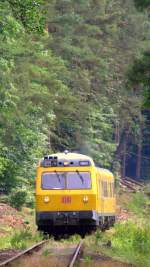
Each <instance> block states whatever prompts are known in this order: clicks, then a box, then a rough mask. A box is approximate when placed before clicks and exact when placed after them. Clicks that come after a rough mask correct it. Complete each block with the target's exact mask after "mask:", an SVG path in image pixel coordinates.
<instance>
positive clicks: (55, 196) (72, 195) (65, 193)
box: [36, 153, 98, 233]
mask: <svg viewBox="0 0 150 267" xmlns="http://www.w3.org/2000/svg"><path fill="white" fill-rule="evenodd" d="M94 168H95V167H94V163H93V161H92V159H91V158H89V157H87V156H84V155H80V154H74V153H67V154H65V153H61V154H56V155H51V156H47V157H45V158H44V159H43V160H42V161H41V162H40V164H39V167H38V171H37V178H36V223H37V226H38V229H39V230H41V231H44V232H48V233H53V232H54V230H56V229H58V228H59V229H70V228H72V229H75V228H79V229H86V228H87V229H88V228H92V227H94V226H96V225H97V223H98V218H97V212H96V184H95V183H94V180H95V172H94Z"/></svg>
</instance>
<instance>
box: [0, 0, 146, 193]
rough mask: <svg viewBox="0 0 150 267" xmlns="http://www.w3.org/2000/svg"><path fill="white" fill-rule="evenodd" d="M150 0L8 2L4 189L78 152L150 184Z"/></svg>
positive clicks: (3, 60) (3, 43)
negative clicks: (50, 158)
mask: <svg viewBox="0 0 150 267" xmlns="http://www.w3.org/2000/svg"><path fill="white" fill-rule="evenodd" d="M149 17H150V14H149V0H145V1H144V0H135V1H133V0H126V1H124V0H61V1H60V0H51V1H48V0H47V1H44V0H36V1H33V0H24V1H21V0H2V1H0V54H1V57H0V193H6V194H8V193H10V192H11V191H12V190H16V189H19V190H20V188H30V186H32V185H33V184H34V177H35V175H36V174H35V170H36V165H37V162H38V160H39V159H40V158H41V157H43V155H44V154H47V153H48V154H51V153H52V152H58V151H64V150H65V149H68V150H69V151H78V152H80V153H83V154H84V153H85V154H87V155H90V156H92V157H93V158H94V160H95V162H96V164H97V165H98V166H102V167H104V168H108V169H110V170H113V172H114V173H115V175H116V176H118V177H120V178H124V177H126V176H128V177H131V178H134V179H136V180H141V179H143V180H148V179H149V178H150V176H149V173H150V164H149V163H150V109H149V107H150V41H149V40H150V20H149Z"/></svg>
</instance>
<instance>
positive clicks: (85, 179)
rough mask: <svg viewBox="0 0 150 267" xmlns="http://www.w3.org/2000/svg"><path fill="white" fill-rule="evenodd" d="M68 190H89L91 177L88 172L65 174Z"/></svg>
mask: <svg viewBox="0 0 150 267" xmlns="http://www.w3.org/2000/svg"><path fill="white" fill-rule="evenodd" d="M67 188H68V189H90V188H91V177H90V173H89V172H68V174H67Z"/></svg>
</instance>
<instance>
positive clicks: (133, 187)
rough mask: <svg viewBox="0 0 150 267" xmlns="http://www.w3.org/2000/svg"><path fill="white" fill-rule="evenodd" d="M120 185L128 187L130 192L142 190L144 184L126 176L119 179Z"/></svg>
mask: <svg viewBox="0 0 150 267" xmlns="http://www.w3.org/2000/svg"><path fill="white" fill-rule="evenodd" d="M120 185H121V186H122V187H125V188H127V189H129V190H130V191H131V192H137V191H141V190H143V187H144V184H143V183H141V182H138V181H135V180H133V179H131V178H129V177H126V178H124V179H122V180H121V181H120Z"/></svg>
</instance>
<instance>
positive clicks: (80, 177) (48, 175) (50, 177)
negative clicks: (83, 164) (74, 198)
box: [41, 171, 91, 190]
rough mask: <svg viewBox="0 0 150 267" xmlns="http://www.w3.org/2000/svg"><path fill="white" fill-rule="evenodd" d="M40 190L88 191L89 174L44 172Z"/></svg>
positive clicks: (89, 186) (89, 185)
mask: <svg viewBox="0 0 150 267" xmlns="http://www.w3.org/2000/svg"><path fill="white" fill-rule="evenodd" d="M41 187H42V189H47V190H48V189H90V188H91V176H90V173H89V172H79V171H76V172H45V173H43V174H42V178H41Z"/></svg>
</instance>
